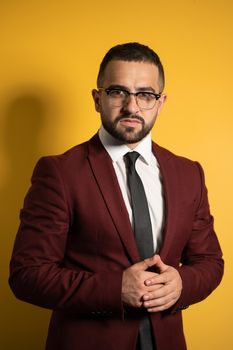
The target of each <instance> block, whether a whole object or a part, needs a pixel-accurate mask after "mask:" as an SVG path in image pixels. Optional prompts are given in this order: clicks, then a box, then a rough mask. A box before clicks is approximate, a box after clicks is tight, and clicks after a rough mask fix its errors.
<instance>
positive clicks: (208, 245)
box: [172, 163, 224, 312]
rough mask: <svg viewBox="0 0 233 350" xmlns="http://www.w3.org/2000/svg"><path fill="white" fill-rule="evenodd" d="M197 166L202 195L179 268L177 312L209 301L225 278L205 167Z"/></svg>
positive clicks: (173, 309)
mask: <svg viewBox="0 0 233 350" xmlns="http://www.w3.org/2000/svg"><path fill="white" fill-rule="evenodd" d="M196 165H197V167H198V171H199V174H200V186H199V189H200V194H199V200H198V204H197V207H196V211H195V215H194V221H193V226H192V232H191V235H190V238H189V240H188V242H187V244H186V246H185V249H184V251H183V254H182V259H181V264H180V267H179V269H178V271H179V273H180V275H181V278H182V283H183V289H182V293H181V296H180V299H179V300H178V302H177V303H176V305H175V306H174V307H173V308H172V311H173V312H174V311H178V310H182V309H185V308H186V307H188V306H189V305H190V304H193V303H197V302H199V301H201V300H203V299H205V298H206V297H207V296H208V295H209V294H210V293H211V292H212V291H213V290H214V289H215V288H216V287H217V286H218V284H219V283H220V281H221V279H222V276H223V268H224V262H223V259H222V251H221V248H220V245H219V242H218V239H217V236H216V234H215V232H214V227H213V217H212V215H211V214H210V210H209V204H208V197H207V189H206V186H205V181H204V173H203V170H202V168H201V166H200V165H199V164H198V163H196Z"/></svg>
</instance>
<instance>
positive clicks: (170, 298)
mask: <svg viewBox="0 0 233 350" xmlns="http://www.w3.org/2000/svg"><path fill="white" fill-rule="evenodd" d="M178 298H179V295H177V294H176V293H170V294H168V295H166V296H163V297H160V298H157V299H153V300H150V301H145V302H143V306H144V307H145V308H146V309H147V310H148V311H149V312H155V311H158V309H160V310H165V309H167V308H168V307H171V306H172V305H174V304H175V303H176V301H177V300H178Z"/></svg>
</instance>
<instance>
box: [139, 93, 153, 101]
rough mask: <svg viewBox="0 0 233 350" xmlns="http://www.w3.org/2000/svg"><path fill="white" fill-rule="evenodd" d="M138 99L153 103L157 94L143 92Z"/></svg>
mask: <svg viewBox="0 0 233 350" xmlns="http://www.w3.org/2000/svg"><path fill="white" fill-rule="evenodd" d="M137 97H138V98H139V99H140V100H144V101H153V100H154V99H155V94H153V92H148V91H142V92H138V93H137Z"/></svg>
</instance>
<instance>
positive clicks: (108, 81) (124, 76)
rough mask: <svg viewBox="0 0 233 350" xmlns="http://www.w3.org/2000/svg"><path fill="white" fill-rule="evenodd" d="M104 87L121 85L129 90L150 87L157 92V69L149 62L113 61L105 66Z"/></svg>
mask: <svg viewBox="0 0 233 350" xmlns="http://www.w3.org/2000/svg"><path fill="white" fill-rule="evenodd" d="M103 83H104V86H105V87H107V86H110V85H122V86H125V87H128V88H129V89H137V88H140V87H141V88H142V87H152V88H153V89H154V90H155V91H158V90H159V72H158V67H157V66H155V65H154V64H152V63H149V62H134V61H133V62H127V61H120V60H113V61H110V62H109V63H108V64H107V67H106V69H105V71H104V75H103Z"/></svg>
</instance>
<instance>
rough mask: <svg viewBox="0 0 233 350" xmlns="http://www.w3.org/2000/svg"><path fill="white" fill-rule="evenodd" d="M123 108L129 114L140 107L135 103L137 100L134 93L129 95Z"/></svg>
mask: <svg viewBox="0 0 233 350" xmlns="http://www.w3.org/2000/svg"><path fill="white" fill-rule="evenodd" d="M123 110H124V111H127V112H128V113H130V114H136V113H138V112H139V111H140V108H139V107H138V105H137V100H136V96H135V95H129V96H128V98H127V100H126V102H125V104H124V106H123Z"/></svg>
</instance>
